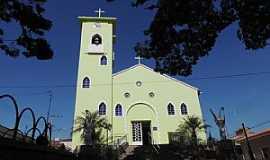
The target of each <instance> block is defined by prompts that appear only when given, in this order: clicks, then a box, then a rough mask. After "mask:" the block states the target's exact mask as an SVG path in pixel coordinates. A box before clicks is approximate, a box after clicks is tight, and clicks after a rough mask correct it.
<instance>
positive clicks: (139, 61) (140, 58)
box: [135, 56, 144, 64]
mask: <svg viewBox="0 0 270 160" xmlns="http://www.w3.org/2000/svg"><path fill="white" fill-rule="evenodd" d="M135 59H136V60H138V64H141V62H142V60H143V59H144V58H142V57H140V56H138V57H135Z"/></svg>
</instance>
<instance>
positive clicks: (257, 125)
mask: <svg viewBox="0 0 270 160" xmlns="http://www.w3.org/2000/svg"><path fill="white" fill-rule="evenodd" d="M268 123H270V120H267V121H264V122H261V123H258V124H256V125H254V126H252V127H250V129H253V128H258V127H261V126H264V125H266V124H268Z"/></svg>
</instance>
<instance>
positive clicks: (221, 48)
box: [0, 0, 270, 137]
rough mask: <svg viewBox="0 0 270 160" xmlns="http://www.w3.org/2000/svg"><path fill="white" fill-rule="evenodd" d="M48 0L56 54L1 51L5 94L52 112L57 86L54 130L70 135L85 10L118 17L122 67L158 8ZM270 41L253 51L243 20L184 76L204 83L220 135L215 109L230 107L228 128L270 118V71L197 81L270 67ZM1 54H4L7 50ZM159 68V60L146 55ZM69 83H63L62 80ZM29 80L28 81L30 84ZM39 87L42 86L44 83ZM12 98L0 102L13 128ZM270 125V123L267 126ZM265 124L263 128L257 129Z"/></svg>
mask: <svg viewBox="0 0 270 160" xmlns="http://www.w3.org/2000/svg"><path fill="white" fill-rule="evenodd" d="M63 2H64V1H48V2H47V3H46V5H45V8H46V17H48V18H49V19H51V20H52V21H53V28H52V30H51V31H50V32H48V33H47V34H46V38H47V39H48V40H49V42H50V44H51V46H52V48H53V50H54V52H55V55H54V58H53V59H52V60H49V61H38V60H36V59H35V58H30V59H26V58H24V57H19V58H17V59H13V58H10V57H7V56H5V55H4V54H0V72H1V73H2V74H1V77H0V94H3V93H10V94H12V95H14V96H15V97H16V98H17V100H18V103H19V104H20V108H24V107H31V108H33V109H34V110H35V112H36V114H37V115H46V112H47V109H48V106H49V94H48V91H49V90H51V91H52V92H53V99H52V114H54V115H61V116H62V117H61V118H55V119H53V122H54V124H55V128H56V130H55V132H54V137H69V136H70V128H71V127H72V119H73V112H74V98H75V88H74V87H73V86H75V83H76V74H77V65H78V56H79V44H80V41H79V39H80V24H79V21H78V19H77V17H78V16H94V15H95V13H94V10H96V9H97V8H99V7H100V8H102V9H103V10H105V11H106V13H105V15H106V16H112V17H117V18H118V21H117V43H116V46H115V52H116V65H115V71H119V70H122V69H124V68H127V67H130V66H132V65H134V64H136V60H134V57H135V52H134V50H133V47H134V46H135V43H136V42H139V41H142V40H144V35H143V31H144V29H147V27H148V26H149V24H150V22H151V20H152V18H153V17H152V16H153V13H152V12H150V11H146V10H143V9H142V8H132V7H131V5H130V1H120V0H118V1H116V2H114V3H107V2H105V0H91V1H89V0H77V1H65V2H64V3H63ZM8 31H9V34H8V36H7V37H6V38H9V39H10V38H12V36H14V35H15V34H16V33H17V32H18V28H17V27H16V26H15V25H13V24H12V25H11V26H10V27H9V28H8ZM269 52H270V47H266V48H265V49H260V50H256V51H247V50H245V47H244V45H243V44H242V43H240V41H239V40H238V39H237V38H236V24H234V25H232V26H231V27H229V28H227V29H226V30H225V31H224V32H222V33H221V34H220V37H219V39H218V40H217V43H216V45H215V47H214V48H213V50H212V51H211V54H210V55H209V56H207V57H204V58H202V59H201V60H200V62H199V64H197V65H196V66H194V70H193V75H192V76H190V77H188V78H184V77H177V78H178V79H180V80H183V81H185V82H187V83H189V84H191V85H194V86H196V87H198V88H200V89H201V91H202V92H203V94H202V95H201V97H200V99H201V106H202V109H203V113H204V118H205V120H206V121H207V122H208V123H209V124H210V125H212V126H213V127H212V128H211V131H212V133H213V134H214V135H218V132H217V128H216V126H215V125H214V122H213V118H212V117H211V115H210V113H209V109H210V108H212V109H214V110H216V111H218V109H219V108H220V107H225V111H226V116H227V129H228V132H229V134H230V135H231V134H233V132H234V131H235V130H236V129H237V128H239V127H241V122H245V123H246V125H247V126H254V125H256V124H258V123H260V122H264V121H267V120H270V119H269V118H268V117H269V116H268V114H269V113H270V107H269V104H270V100H269V97H270V96H269V92H268V90H270V85H269V81H270V74H263V75H257V76H247V77H238V78H227V79H206V80H198V79H197V80H196V78H200V77H211V76H220V75H231V74H239V73H250V72H263V71H270V69H269V67H268V65H269V58H270V55H269ZM1 53H3V52H2V51H1ZM144 63H145V64H147V65H148V66H150V67H153V66H152V64H153V61H151V60H145V61H144ZM59 85H64V86H59ZM23 86H24V87H23ZM38 86H39V87H38ZM10 106H11V105H10V102H9V101H7V100H1V101H0V123H1V124H4V125H5V126H8V127H12V126H13V122H14V111H13V109H12V108H11V107H10ZM29 120H30V118H29V116H25V117H24V118H23V120H22V121H23V123H22V124H21V126H20V127H21V129H22V130H24V128H25V126H30V124H31V123H30V121H29ZM263 127H269V125H265V126H263ZM255 129H256V130H260V129H262V128H255Z"/></svg>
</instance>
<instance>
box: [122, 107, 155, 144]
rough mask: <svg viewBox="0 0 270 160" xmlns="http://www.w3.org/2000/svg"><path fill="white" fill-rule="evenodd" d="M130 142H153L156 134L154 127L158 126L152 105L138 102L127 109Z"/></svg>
mask: <svg viewBox="0 0 270 160" xmlns="http://www.w3.org/2000/svg"><path fill="white" fill-rule="evenodd" d="M126 121H127V125H128V126H127V128H128V142H129V144H130V145H148V144H151V143H152V141H153V138H155V137H156V136H155V134H154V133H153V129H152V128H153V127H154V126H157V117H156V113H155V110H154V109H153V107H152V106H150V105H148V104H145V103H137V104H134V105H132V106H131V107H129V109H128V110H127V119H126Z"/></svg>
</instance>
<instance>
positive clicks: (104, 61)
mask: <svg viewBox="0 0 270 160" xmlns="http://www.w3.org/2000/svg"><path fill="white" fill-rule="evenodd" d="M100 64H101V65H107V57H106V56H102V57H101V58H100Z"/></svg>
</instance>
